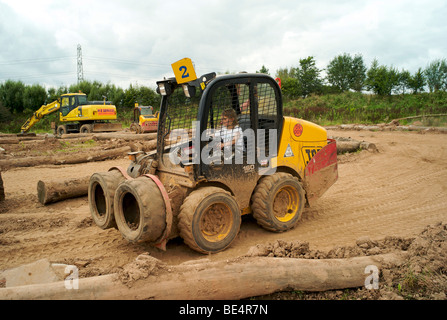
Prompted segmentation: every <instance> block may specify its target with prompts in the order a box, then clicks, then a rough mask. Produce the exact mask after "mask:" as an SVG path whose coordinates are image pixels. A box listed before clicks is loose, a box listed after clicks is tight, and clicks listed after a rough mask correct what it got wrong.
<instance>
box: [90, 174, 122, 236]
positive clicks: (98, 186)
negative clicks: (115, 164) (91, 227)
mask: <svg viewBox="0 0 447 320" xmlns="http://www.w3.org/2000/svg"><path fill="white" fill-rule="evenodd" d="M124 179H125V178H124V177H123V175H122V174H121V172H119V171H118V170H112V171H109V172H100V173H95V174H93V175H92V176H91V177H90V181H89V186H88V203H89V207H90V213H91V215H92V218H93V221H94V222H95V223H96V225H97V226H98V227H100V228H101V229H109V228H116V227H117V226H116V223H115V217H114V211H113V198H114V196H115V190H116V188H117V187H118V185H119V184H120V183H121V182H122V181H123V180H124Z"/></svg>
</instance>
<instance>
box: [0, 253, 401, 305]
mask: <svg viewBox="0 0 447 320" xmlns="http://www.w3.org/2000/svg"><path fill="white" fill-rule="evenodd" d="M206 260H207V259H206ZM404 262H405V256H404V255H403V254H402V253H391V254H383V255H377V256H366V257H365V256H364V257H355V258H348V259H315V260H313V259H293V258H271V257H238V258H236V259H233V260H230V261H229V260H224V261H217V262H209V261H205V262H203V261H200V260H198V261H191V262H189V263H183V264H180V265H170V266H168V265H166V264H164V263H162V262H161V261H159V260H157V259H155V258H153V257H151V256H149V255H140V256H139V257H138V258H137V260H136V261H135V262H134V263H131V264H130V265H128V266H125V267H124V268H123V270H122V271H120V272H119V273H118V274H111V275H105V276H99V277H92V278H83V279H79V281H78V282H77V283H75V282H74V281H73V280H70V281H68V283H67V280H66V281H65V282H64V281H61V282H54V283H48V284H38V285H37V284H35V285H30V286H21V287H11V288H8V287H7V288H4V289H0V299H1V300H6V299H26V300H35V299H46V300H49V299H51V300H53V299H63V300H66V299H81V300H85V299H89V300H92V299H98V300H102V299H111V300H112V299H113V300H114V299H120V300H121V299H133V300H143V299H155V300H197V299H203V300H216V299H218V300H232V299H244V298H249V297H254V296H259V295H266V294H270V293H273V292H278V291H286V290H301V291H314V292H316V291H325V290H334V289H344V288H355V287H362V286H364V285H365V284H366V283H367V282H369V281H368V279H369V278H368V277H371V275H372V274H371V272H368V270H369V269H368V268H367V267H369V266H375V267H377V270H379V272H380V271H381V269H382V267H383V268H385V267H389V266H396V265H397V266H399V265H401V264H402V263H404ZM376 276H378V274H377V275H376ZM370 283H372V281H371V282H370ZM66 285H68V286H69V288H73V289H67V288H66ZM70 286H71V287H70ZM76 286H77V289H76Z"/></svg>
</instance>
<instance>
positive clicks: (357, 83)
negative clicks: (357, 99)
mask: <svg viewBox="0 0 447 320" xmlns="http://www.w3.org/2000/svg"><path fill="white" fill-rule="evenodd" d="M365 81H366V66H365V63H364V62H363V56H362V55H361V54H356V55H355V56H354V58H353V59H352V69H351V86H350V89H352V90H354V91H357V92H362V90H363V88H364V87H365Z"/></svg>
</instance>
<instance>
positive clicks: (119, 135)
mask: <svg viewBox="0 0 447 320" xmlns="http://www.w3.org/2000/svg"><path fill="white" fill-rule="evenodd" d="M86 137H88V138H91V139H96V140H110V139H124V140H153V139H155V138H157V133H144V134H135V133H127V132H105V133H68V134H63V135H61V136H60V138H61V139H76V138H86Z"/></svg>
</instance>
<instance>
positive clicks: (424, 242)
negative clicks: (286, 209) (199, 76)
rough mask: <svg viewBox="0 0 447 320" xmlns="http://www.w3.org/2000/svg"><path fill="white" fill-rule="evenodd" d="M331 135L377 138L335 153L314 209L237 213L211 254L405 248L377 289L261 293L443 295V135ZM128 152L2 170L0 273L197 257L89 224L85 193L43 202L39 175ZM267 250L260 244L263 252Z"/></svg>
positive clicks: (53, 151) (91, 147) (103, 269)
mask: <svg viewBox="0 0 447 320" xmlns="http://www.w3.org/2000/svg"><path fill="white" fill-rule="evenodd" d="M328 134H329V135H330V136H337V137H351V138H353V139H356V140H360V141H362V140H364V141H367V142H371V143H374V144H375V145H376V146H377V152H373V151H367V150H363V151H359V152H355V153H349V154H344V155H339V179H338V181H337V182H336V184H335V185H333V186H332V187H331V188H330V189H329V190H328V191H327V192H326V193H325V194H324V196H323V197H322V198H321V199H319V201H318V203H317V204H316V206H314V207H312V208H306V209H305V211H304V213H303V216H302V219H301V221H300V223H299V224H298V225H297V226H296V227H295V228H294V229H293V230H290V231H288V232H285V233H281V234H278V233H272V232H269V231H266V230H264V229H262V228H261V227H260V226H259V225H257V224H256V222H255V220H254V219H253V218H252V217H251V216H243V219H242V225H241V230H240V233H239V235H238V236H237V238H236V240H235V241H234V242H233V244H232V245H231V247H230V248H228V249H227V250H225V251H224V252H221V253H218V254H214V255H211V256H207V258H209V259H211V260H212V261H215V260H225V259H230V258H234V257H237V256H241V255H245V254H247V252H249V250H252V248H253V247H258V248H264V249H265V250H264V251H263V252H264V253H265V254H266V255H276V256H278V255H279V256H291V254H290V252H296V251H293V250H290V248H291V247H293V245H291V244H293V243H294V244H297V243H298V246H299V247H301V248H304V249H303V250H304V251H303V250H301V251H300V257H304V258H324V257H339V258H340V257H348V256H355V255H366V254H378V253H383V252H389V251H390V250H406V251H408V252H409V253H410V255H411V257H412V258H410V259H409V264H408V266H407V267H406V268H399V270H381V273H380V275H381V278H380V279H381V281H380V288H379V290H367V289H365V288H358V289H350V290H336V291H330V292H323V293H307V292H281V293H275V294H272V295H269V296H264V297H258V298H259V299H430V300H437V299H441V300H445V299H446V294H447V278H446V274H447V270H446V269H447V260H446V254H447V250H446V249H447V246H446V245H445V239H446V238H447V230H446V229H447V227H446V224H445V223H446V222H447V134H445V133H439V132H434V131H426V130H421V131H412V132H408V131H398V130H392V131H380V130H378V131H376V130H374V131H371V130H341V129H330V130H328ZM126 144H129V142H126V141H123V140H114V141H97V142H95V143H93V142H92V140H86V141H84V142H82V143H74V142H71V143H68V144H67V143H66V142H64V143H61V141H58V140H54V139H49V140H47V142H44V143H42V142H31V141H27V142H26V143H25V142H23V143H20V144H5V145H2V146H0V147H2V148H3V149H5V151H4V152H3V153H2V155H0V158H1V159H11V158H24V157H36V156H42V155H58V154H62V153H63V154H67V153H68V154H69V152H74V153H76V154H80V153H84V152H90V153H91V152H95V150H101V149H105V148H111V147H112V146H115V145H117V146H123V145H126ZM128 163H129V160H128V159H127V157H126V156H125V155H123V157H119V158H118V159H114V160H106V161H99V162H87V163H82V164H76V165H50V164H47V165H39V166H35V167H21V168H12V169H8V170H6V171H3V172H2V173H1V174H2V178H3V182H4V188H5V195H6V200H5V201H4V202H1V203H0V271H1V270H6V269H10V268H13V267H17V266H19V265H22V264H26V263H30V262H34V261H36V260H39V259H42V258H47V259H48V260H50V261H51V262H58V263H68V264H75V265H77V266H78V267H79V271H80V276H81V277H88V276H96V275H103V274H109V273H113V272H117V271H119V270H120V269H122V267H123V266H124V265H126V264H128V263H131V262H133V261H134V260H135V258H136V257H137V256H138V255H140V254H143V253H145V252H149V254H150V255H152V256H153V257H155V258H158V259H160V260H162V261H163V262H166V263H168V264H180V263H182V262H185V261H188V260H195V259H201V258H203V257H204V256H203V255H202V254H199V253H197V252H195V251H192V250H191V249H190V248H189V247H188V246H186V245H185V244H184V243H183V241H182V240H181V239H174V240H171V241H169V242H168V244H167V250H166V251H161V250H159V249H157V248H153V247H151V246H149V245H146V244H144V243H140V244H131V243H128V242H127V241H126V240H125V239H123V238H122V236H121V234H120V233H119V231H117V230H115V229H108V230H101V229H99V228H98V227H97V226H96V225H95V224H94V223H93V221H92V219H91V217H90V212H89V208H88V201H87V197H81V198H76V199H69V200H64V201H60V202H57V203H53V204H48V205H42V204H40V203H39V201H38V199H37V193H36V186H37V182H38V181H39V180H45V179H46V180H48V179H68V178H75V177H80V176H85V175H91V174H93V173H95V172H101V171H107V170H108V169H109V168H110V167H112V166H116V165H119V166H123V167H127V165H128ZM266 248H267V249H266ZM287 248H289V249H287Z"/></svg>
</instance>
